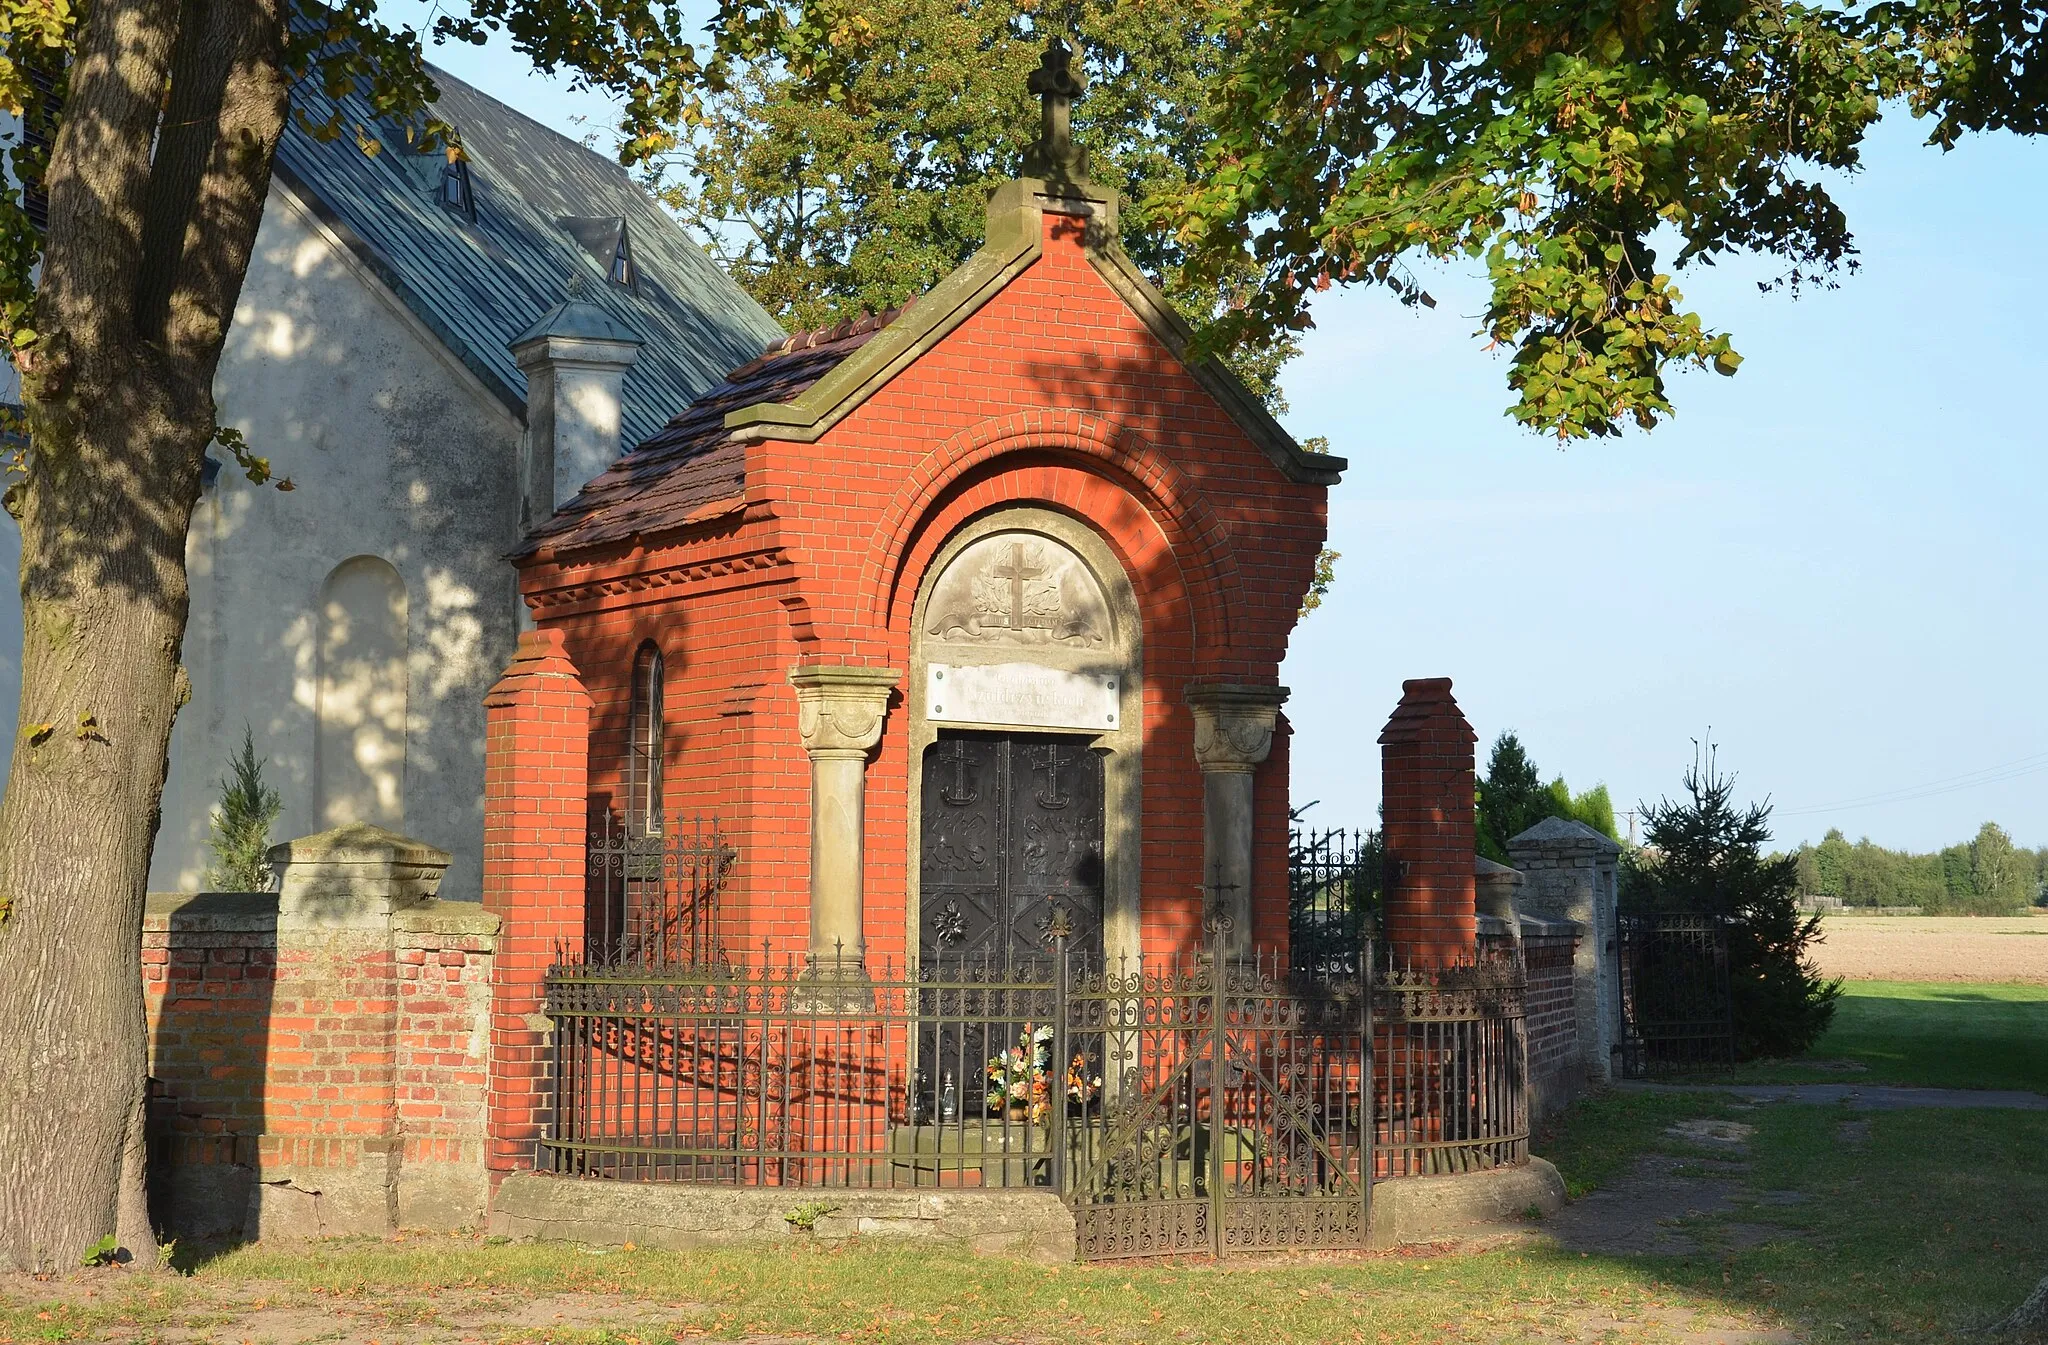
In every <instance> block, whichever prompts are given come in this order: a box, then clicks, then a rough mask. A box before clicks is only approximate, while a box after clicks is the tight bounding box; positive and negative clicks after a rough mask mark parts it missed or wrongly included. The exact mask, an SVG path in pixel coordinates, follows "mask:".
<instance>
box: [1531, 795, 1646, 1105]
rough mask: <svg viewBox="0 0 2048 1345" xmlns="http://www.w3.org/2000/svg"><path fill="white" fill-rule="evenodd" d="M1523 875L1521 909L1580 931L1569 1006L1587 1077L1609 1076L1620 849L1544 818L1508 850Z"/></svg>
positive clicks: (1617, 999) (1581, 827)
mask: <svg viewBox="0 0 2048 1345" xmlns="http://www.w3.org/2000/svg"><path fill="white" fill-rule="evenodd" d="M1508 856H1509V858H1511V859H1513V860H1514V862H1515V867H1516V868H1517V869H1520V870H1521V871H1522V878H1523V887H1522V894H1521V904H1522V909H1524V910H1526V911H1531V912H1534V913H1536V914H1539V915H1546V916H1551V917H1555V918H1561V919H1565V920H1570V921H1573V922H1574V923H1576V924H1577V925H1578V926H1579V927H1580V931H1581V932H1580V935H1579V943H1578V948H1577V950H1576V952H1575V953H1574V957H1573V969H1572V1001H1573V1005H1574V1007H1575V1009H1576V1012H1577V1017H1578V1027H1579V1054H1580V1061H1581V1063H1582V1064H1583V1066H1584V1068H1585V1071H1586V1077H1587V1078H1588V1079H1591V1080H1593V1081H1595V1082H1605V1081H1607V1080H1609V1079H1611V1078H1613V1076H1614V1060H1613V1053H1614V1049H1615V1047H1616V1046H1617V1045H1618V1044H1619V1043H1620V1041H1621V967H1620V961H1619V956H1620V953H1619V949H1618V948H1617V946H1616V943H1615V940H1616V938H1617V936H1618V934H1619V929H1618V924H1617V919H1616V913H1615V904H1616V887H1617V878H1618V875H1617V873H1616V863H1617V861H1618V860H1619V859H1620V857H1621V846H1620V845H1618V844H1617V843H1615V842H1614V841H1612V840H1609V839H1608V838H1607V837H1605V836H1603V835H1601V834H1600V833H1599V832H1597V831H1595V830H1593V828H1591V827H1589V826H1587V825H1586V824H1585V823H1583V822H1573V821H1570V820H1568V819H1565V818H1562V817H1552V818H1546V819H1545V820H1543V821H1541V822H1538V823H1537V824H1536V825H1535V826H1533V827H1530V828H1529V829H1528V830H1527V831H1525V832H1523V833H1522V834H1521V835H1519V836H1516V837H1515V838H1513V839H1512V840H1510V841H1509V842H1508Z"/></svg>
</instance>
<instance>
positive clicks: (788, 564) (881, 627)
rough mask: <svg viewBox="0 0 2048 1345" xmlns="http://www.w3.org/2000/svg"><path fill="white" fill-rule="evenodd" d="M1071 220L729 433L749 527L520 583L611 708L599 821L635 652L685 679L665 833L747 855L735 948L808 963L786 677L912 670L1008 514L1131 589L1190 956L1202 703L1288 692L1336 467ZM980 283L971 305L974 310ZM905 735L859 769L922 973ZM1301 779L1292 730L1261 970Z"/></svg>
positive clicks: (889, 727) (874, 896) (1267, 816)
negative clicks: (710, 840) (1195, 717)
mask: <svg viewBox="0 0 2048 1345" xmlns="http://www.w3.org/2000/svg"><path fill="white" fill-rule="evenodd" d="M1021 185H1023V186H1027V187H1028V186H1029V185H1031V184H1021ZM1074 205H1075V203H1072V202H1051V203H1047V202H1044V201H1043V200H1042V199H1040V198H1030V197H1019V196H1018V195H1017V194H1015V193H1012V195H1011V197H1010V204H1009V207H1008V214H1007V216H1005V218H1007V220H1008V221H1009V224H1008V225H1007V226H1005V227H1008V228H1010V229H1011V230H1012V232H1011V234H1010V236H1009V237H1008V238H1007V241H1004V240H1002V239H998V243H999V244H1000V246H998V245H997V244H992V245H991V248H989V249H985V250H984V253H983V254H981V256H980V258H979V260H978V262H977V263H976V264H971V265H970V267H968V268H963V270H962V273H956V276H955V277H954V278H952V279H949V281H948V282H946V283H945V284H942V285H941V286H940V287H939V288H938V289H936V290H934V291H933V293H932V294H931V295H928V296H926V298H924V299H921V300H920V301H919V304H918V306H917V307H916V308H914V309H912V310H911V312H910V314H909V315H907V316H906V317H904V318H899V319H898V320H897V321H896V322H893V323H891V324H889V326H888V327H886V328H884V329H881V330H878V331H874V332H871V333H865V334H862V335H864V336H865V340H862V341H861V342H860V343H859V349H858V351H856V352H854V353H853V354H852V355H851V356H850V357H845V358H841V359H840V360H839V361H838V362H836V363H835V364H834V365H833V367H832V368H831V369H830V370H829V371H828V372H826V373H825V374H824V375H823V376H822V377H821V378H818V379H816V380H814V381H812V382H810V383H808V384H806V385H805V386H804V388H802V389H801V390H799V391H797V392H796V393H794V394H793V395H791V396H789V397H788V398H786V399H785V400H784V401H782V402H779V403H773V404H768V405H765V406H759V407H756V408H752V409H750V410H749V411H744V412H740V413H736V414H733V415H730V416H729V417H728V421H727V425H728V427H729V428H731V429H736V430H737V431H738V435H737V437H736V438H724V439H720V440H719V443H720V444H721V445H731V446H732V447H731V448H725V447H721V448H720V449H719V452H720V453H721V454H724V453H730V452H731V451H732V449H733V448H737V449H738V450H739V452H740V454H741V456H742V459H743V461H742V462H741V464H740V466H739V470H738V472H737V476H738V479H739V480H740V481H741V482H743V494H742V495H741V496H740V497H738V499H736V500H734V499H730V498H727V499H724V500H722V501H721V502H720V503H719V504H718V505H717V506H715V508H713V509H703V510H701V511H700V512H699V513H697V514H696V515H694V516H693V517H691V518H679V519H677V520H675V522H676V523H677V524H680V525H682V526H673V527H666V528H664V527H663V526H662V525H661V523H660V522H659V521H655V522H652V523H650V524H648V525H645V526H639V527H636V529H635V530H634V533H633V535H631V536H626V537H617V538H607V539H604V540H594V541H593V542H591V543H590V544H588V545H582V546H577V545H575V544H573V543H572V542H570V541H569V539H568V537H567V536H565V537H564V538H562V539H561V540H560V541H558V542H556V543H554V544H553V545H551V546H549V547H548V549H546V550H543V551H541V552H540V553H539V554H534V555H529V556H527V557H525V558H523V559H522V560H521V562H520V569H521V586H522V592H523V593H524V595H525V597H526V599H527V601H528V602H529V604H531V605H532V606H533V608H534V612H535V618H536V621H537V622H538V624H539V625H540V626H541V627H542V628H543V629H558V630H560V631H561V632H562V634H563V636H564V638H565V640H566V645H567V649H568V651H569V654H570V657H571V658H572V660H573V662H574V663H575V666H576V667H577V668H578V669H579V671H580V672H581V675H582V677H583V679H584V681H585V683H586V685H587V686H588V687H589V690H590V692H591V696H592V701H593V709H592V718H591V725H590V738H589V743H590V769H589V790H590V796H591V804H592V806H593V807H594V808H607V807H613V806H615V805H616V801H617V800H618V799H619V798H620V797H621V790H622V764H623V760H624V744H625V728H626V723H627V711H628V704H627V702H628V698H629V694H630V684H631V669H632V663H633V656H634V651H635V650H636V649H637V648H638V647H639V646H640V645H641V644H642V643H643V642H646V641H653V642H654V643H656V644H657V645H658V646H659V647H660V648H661V649H662V651H663V653H664V655H665V656H666V663H667V668H668V684H667V687H666V703H667V707H668V709H667V719H668V722H667V725H666V734H665V742H666V744H667V755H668V762H667V771H666V773H665V774H666V778H667V779H668V781H670V782H671V783H670V785H669V788H668V796H667V800H666V802H667V806H668V807H669V809H670V810H672V811H677V812H681V813H683V814H684V815H686V816H687V815H689V814H692V813H697V814H703V815H705V816H711V817H716V818H718V819H719V821H720V823H721V825H722V826H723V828H724V829H725V831H726V833H727V834H728V836H730V837H731V838H732V840H733V842H734V843H735V844H736V845H737V846H738V847H739V848H740V850H741V853H742V856H743V858H742V860H741V862H740V864H739V865H738V867H737V868H736V869H735V870H734V875H733V882H734V889H733V891H732V892H731V894H730V896H729V898H728V900H729V901H730V903H731V905H730V910H731V912H732V914H731V916H730V917H729V918H730V921H731V927H730V930H729V932H728V934H727V936H726V937H727V940H728V943H729V945H730V946H733V947H736V948H747V949H753V950H758V949H759V948H760V947H761V945H762V943H763V942H764V941H765V942H766V943H767V944H769V945H770V946H771V947H774V948H776V949H785V950H794V949H797V948H800V947H802V945H803V941H804V938H805V936H806V930H807V922H808V909H807V898H806V883H807V881H808V877H807V875H808V864H809V853H808V827H809V807H810V784H809V773H808V772H809V767H808V763H807V760H806V757H805V754H804V751H803V748H802V744H801V742H800V739H799V735H798V732H797V723H796V711H797V705H796V700H795V696H794V693H793V692H792V690H791V687H790V685H789V683H788V681H787V676H786V675H787V672H788V670H789V669H790V668H791V667H792V666H793V665H799V664H809V663H818V664H855V665H864V666H869V667H887V668H908V667H910V666H911V660H912V655H913V653H914V633H913V631H912V622H911V613H912V609H913V606H914V603H915V601H916V597H917V594H918V592H919V588H920V586H921V584H922V583H923V582H924V580H925V577H926V572H927V571H928V570H929V568H930V566H931V564H932V561H933V559H934V557H935V556H936V555H937V553H938V551H939V550H940V548H941V547H943V546H944V545H945V543H946V541H947V539H948V538H950V537H952V536H953V535H955V534H956V533H957V532H958V531H959V530H960V529H961V527H963V526H964V525H966V524H967V523H969V522H971V521H973V520H976V519H978V518H981V517H984V516H986V515H988V514H990V513H992V512H994V511H996V510H999V509H1002V508H1005V507H1009V506H1032V507H1037V508H1043V509H1051V510H1054V511H1056V512H1059V513H1064V514H1066V515H1068V516H1069V517H1072V518H1074V519H1077V520H1080V521H1081V522H1083V523H1085V524H1086V525H1087V526H1088V527H1089V528H1091V529H1092V530H1093V531H1094V532H1095V533H1096V534H1097V535H1098V536H1099V537H1100V538H1101V539H1102V541H1103V542H1104V543H1105V545H1106V546H1107V547H1108V549H1109V551H1110V552H1111V554H1112V555H1113V557H1114V558H1115V560H1116V561H1117V562H1118V563H1119V564H1120V565H1121V566H1122V567H1123V569H1124V571H1125V573H1126V575H1127V577H1128V578H1129V580H1130V583H1131V587H1132V590H1133V592H1134V595H1135V597H1136V600H1137V604H1138V608H1139V612H1140V626H1141V634H1142V648H1143V654H1142V659H1143V683H1142V684H1143V700H1142V707H1141V708H1142V720H1143V728H1144V737H1143V741H1144V756H1145V759H1146V761H1147V762H1148V763H1151V764H1148V765H1147V766H1146V767H1145V771H1144V777H1143V801H1142V809H1143V822H1142V845H1141V848H1142V855H1143V862H1142V879H1141V899H1142V900H1141V906H1142V924H1143V929H1144V942H1145V945H1146V946H1147V947H1148V948H1150V947H1161V948H1167V947H1185V946H1187V945H1188V944H1189V943H1190V942H1192V941H1193V939H1194V938H1195V936H1196V934H1197V932H1198V930H1199V928H1200V921H1201V913H1200V912H1201V904H1200V895H1199V894H1200V889H1201V884H1202V881H1203V875H1202V871H1201V870H1202V844H1203V840H1202V835H1203V832H1202V826H1203V824H1202V789H1203V786H1202V780H1201V776H1200V773H1199V772H1198V771H1197V770H1196V769H1195V763H1194V758H1193V751H1194V746H1193V744H1194V738H1193V723H1192V719H1191V717H1190V712H1189V710H1188V707H1187V703H1186V699H1185V698H1186V694H1187V690H1188V688H1189V687H1190V686H1191V685H1193V684H1196V683H1207V682H1221V683H1259V684H1268V685H1269V684H1271V683H1273V682H1274V681H1275V680H1276V679H1277V676H1278V669H1279V664H1280V661H1281V659H1282V657H1283V656H1284V655H1285V652H1286V646H1287V638H1288V634H1289V632H1290V631H1291V629H1292V627H1293V624H1294V622H1295V620H1296V616H1297V612H1298V610H1299V607H1300V602H1301V598H1302V595H1303V594H1304V593H1305V591H1306V590H1307V587H1308V584H1309V582H1310V580H1311V579H1312V577H1313V574H1314V567H1315V557H1316V555H1317V552H1318V551H1319V549H1320V548H1321V545H1322V541H1323V537H1324V522H1325V506H1326V495H1327V483H1328V481H1330V480H1331V479H1334V476H1335V473H1336V469H1337V468H1338V467H1340V466H1341V465H1342V464H1341V463H1338V462H1337V461H1336V460H1334V459H1327V458H1317V457H1315V456H1314V455H1306V454H1302V453H1301V452H1300V450H1299V449H1298V448H1295V447H1294V446H1293V445H1292V442H1291V441H1290V440H1287V439H1286V437H1285V435H1284V434H1283V433H1281V432H1279V431H1278V428H1277V427H1276V426H1272V425H1271V421H1270V417H1266V416H1265V413H1264V411H1263V409H1258V410H1257V413H1256V415H1254V414H1252V413H1251V412H1250V411H1247V409H1246V407H1245V405H1244V404H1243V402H1242V400H1241V395H1242V394H1241V389H1240V390H1239V398H1240V400H1233V398H1232V395H1231V394H1230V391H1229V387H1228V386H1224V385H1220V384H1219V383H1218V382H1217V379H1216V376H1215V371H1214V370H1213V368H1212V369H1210V370H1208V372H1207V373H1206V374H1205V373H1204V372H1203V370H1202V369H1201V368H1200V367H1199V366H1191V365H1190V363H1189V362H1188V361H1187V360H1186V359H1185V358H1184V357H1183V353H1182V352H1183V351H1184V349H1185V346H1184V345H1182V344H1180V343H1179V342H1178V341H1177V340H1176V335H1177V334H1176V332H1175V330H1174V329H1173V328H1172V327H1171V326H1170V325H1165V326H1164V327H1163V322H1162V318H1161V316H1160V313H1159V312H1158V311H1157V309H1156V307H1155V308H1154V309H1153V310H1151V311H1148V309H1147V306H1146V304H1145V303H1142V302H1134V300H1133V291H1132V288H1131V285H1132V281H1131V279H1130V277H1131V275H1133V274H1135V273H1131V272H1129V271H1128V266H1129V263H1128V261H1127V259H1123V258H1122V256H1121V253H1120V251H1118V250H1117V249H1115V248H1114V245H1113V244H1110V243H1105V242H1104V241H1103V239H1104V230H1103V228H1102V225H1101V224H1100V223H1098V222H1096V221H1099V220H1101V219H1102V218H1103V214H1102V213H1101V210H1100V208H1099V207H1100V206H1101V203H1096V205H1095V206H1094V207H1091V208H1098V213H1097V214H1096V216H1095V219H1094V220H1090V219H1088V218H1086V217H1082V216H1079V215H1076V214H1071V213H1066V212H1067V211H1069V210H1071V209H1073V208H1074ZM1107 209H1109V210H1111V211H1113V202H1109V203H1107ZM998 213H999V212H998V211H996V210H995V209H992V211H991V214H992V217H993V216H996V215H997V214H998ZM1025 223H1028V224H1029V226H1030V233H1029V235H1028V236H1026V235H1024V234H1021V233H1019V232H1017V231H1018V230H1019V229H1020V228H1021V226H1022V225H1023V224H1025ZM974 265H979V266H980V267H981V272H980V273H975V272H974V271H973V266H974ZM962 274H965V275H966V278H967V280H968V281H973V282H974V283H975V285H977V286H978V287H979V288H977V289H973V292H972V293H965V294H963V291H966V290H968V289H969V288H970V287H969V286H968V285H967V284H965V283H964V282H962V281H961V279H960V276H961V275H962ZM1136 283H1137V284H1139V285H1142V283H1143V282H1142V280H1139V281H1137V282H1136ZM949 286H951V288H950V289H949V288H948V287H949ZM1147 293H1149V290H1148V291H1147ZM1139 298H1140V299H1143V298H1144V295H1142V294H1141V295H1140V296H1139ZM1152 299H1153V300H1154V301H1156V295H1153V296H1152ZM1174 321H1176V322H1177V319H1175V320H1174ZM1184 332H1185V329H1184V328H1181V329H1179V334H1182V335H1184ZM770 363H773V361H770ZM1219 387H1221V388H1222V390H1221V392H1219ZM705 420H706V418H705V417H703V416H698V417H696V421H695V423H697V424H699V425H703V424H704V422H705ZM706 428H707V429H708V426H707V427H706ZM607 475H608V476H610V475H611V474H610V473H608V474H607ZM908 719H909V709H908V702H907V701H905V700H903V699H902V698H901V696H900V695H899V697H898V699H897V700H896V701H895V702H894V708H892V709H891V710H890V711H889V713H888V716H887V720H886V723H885V726H884V730H883V736H882V740H881V742H880V744H879V745H878V746H877V748H876V749H875V752H874V757H873V760H872V762H871V764H870V765H869V767H868V771H867V798H868V813H867V828H866V835H867V838H868V839H867V847H866V890H867V917H866V925H867V930H868V939H869V946H870V951H871V953H872V954H874V955H876V956H879V957H885V958H886V957H897V958H900V957H902V956H904V955H905V954H906V953H907V952H908V948H907V945H906V943H905V934H904V931H905V929H906V927H907V922H908V918H909V915H910V913H911V910H912V903H914V902H915V900H916V883H915V880H914V876H913V875H912V874H910V873H909V872H908V870H907V867H906V858H907V840H906V835H907V832H906V829H907V828H908V827H909V826H910V825H911V819H910V818H909V816H908V813H907V798H908V791H909V784H908V780H909V772H910V770H911V769H912V763H911V762H910V761H909V759H908V757H909V737H908V733H909V729H908ZM1286 773H1287V751H1286V734H1285V732H1284V729H1283V732H1282V733H1280V734H1279V735H1278V736H1277V740H1276V742H1275V745H1274V747H1273V751H1272V755H1271V757H1270V758H1269V759H1268V760H1267V761H1266V762H1265V763H1264V764H1263V765H1261V766H1260V767H1259V768H1258V773H1257V780H1258V789H1257V817H1256V823H1257V825H1256V828H1255V834H1256V836H1257V838H1258V840H1257V848H1256V853H1255V856H1254V863H1255V867H1256V881H1255V883H1254V892H1255V899H1256V902H1257V909H1256V911H1255V913H1254V914H1255V923H1256V924H1257V926H1258V928H1259V931H1260V939H1261V941H1263V942H1277V941H1280V940H1284V938H1285V927H1286V909H1285V904H1286V835H1287V820H1286V808H1287V789H1286Z"/></svg>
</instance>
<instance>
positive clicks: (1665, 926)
mask: <svg viewBox="0 0 2048 1345" xmlns="http://www.w3.org/2000/svg"><path fill="white" fill-rule="evenodd" d="M1618 947H1619V953H1620V963H1621V976H1620V978H1619V980H1620V990H1621V1021H1622V1037H1621V1045H1620V1047H1619V1048H1618V1049H1619V1051H1620V1053H1621V1074H1622V1077H1623V1078H1627V1079H1644V1078H1648V1077H1650V1076H1651V1075H1655V1074H1676V1073H1683V1072H1685V1071H1687V1070H1696V1069H1709V1068H1713V1067H1716V1066H1719V1065H1726V1064H1731V1063H1733V1061H1734V1059H1735V1021H1734V1015H1733V1011H1732V1001H1731V997H1730V994H1729V989H1728V928H1727V926H1726V924H1724V923H1723V922H1722V921H1721V920H1720V919H1718V918H1717V917H1714V916H1711V915H1692V914H1688V913H1682V912H1675V911H1645V912H1633V913H1630V912H1624V913H1623V914H1622V916H1621V918H1620V938H1619V941H1618Z"/></svg>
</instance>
